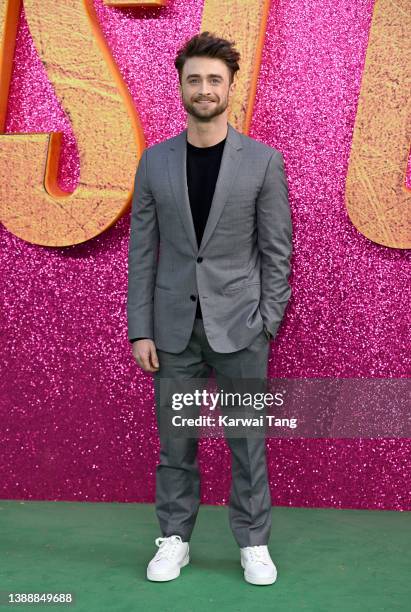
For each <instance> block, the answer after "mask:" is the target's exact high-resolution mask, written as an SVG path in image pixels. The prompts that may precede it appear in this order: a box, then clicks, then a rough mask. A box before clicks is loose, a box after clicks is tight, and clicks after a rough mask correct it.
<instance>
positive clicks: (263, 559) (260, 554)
mask: <svg viewBox="0 0 411 612" xmlns="http://www.w3.org/2000/svg"><path fill="white" fill-rule="evenodd" d="M247 551H248V554H249V556H250V560H251V561H255V562H259V563H264V564H265V565H267V564H268V563H269V557H268V551H267V549H266V548H265V546H247Z"/></svg>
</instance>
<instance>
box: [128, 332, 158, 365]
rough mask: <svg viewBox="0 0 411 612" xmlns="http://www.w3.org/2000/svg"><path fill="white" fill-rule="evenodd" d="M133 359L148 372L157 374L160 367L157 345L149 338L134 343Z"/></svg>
mask: <svg viewBox="0 0 411 612" xmlns="http://www.w3.org/2000/svg"><path fill="white" fill-rule="evenodd" d="M133 357H134V359H135V360H136V361H137V363H138V365H139V366H141V367H142V368H143V370H145V371H146V372H156V371H157V370H158V369H159V367H160V365H159V363H158V357H157V351H156V345H155V344H154V341H153V340H151V339H149V338H144V340H137V341H136V342H133Z"/></svg>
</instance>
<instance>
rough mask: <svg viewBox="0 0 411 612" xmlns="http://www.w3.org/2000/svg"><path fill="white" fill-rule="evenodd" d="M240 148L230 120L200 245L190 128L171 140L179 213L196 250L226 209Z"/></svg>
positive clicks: (171, 176)
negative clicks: (191, 191) (191, 189)
mask: <svg viewBox="0 0 411 612" xmlns="http://www.w3.org/2000/svg"><path fill="white" fill-rule="evenodd" d="M241 149H242V144H241V134H240V132H238V131H237V130H236V129H235V128H234V127H233V126H232V125H231V124H230V123H229V124H228V132H227V140H226V143H225V146H224V151H223V155H222V158H221V165H220V171H219V173H218V178H217V183H216V187H215V191H214V196H213V200H212V202H211V208H210V214H209V216H208V219H207V224H206V226H205V229H204V234H203V237H202V240H201V244H200V247H198V244H197V237H196V233H195V228H194V222H193V217H192V214H191V207H190V199H189V195H188V186H187V167H186V163H187V129H185V130H183V131H182V132H181V133H180V134H179V135H178V136H177V138H175V139H173V142H172V143H171V144H170V149H169V152H168V172H169V180H170V183H171V187H172V192H173V195H174V199H175V203H176V206H177V210H178V213H179V215H180V217H181V221H182V223H183V226H184V228H185V230H186V233H187V236H188V239H189V240H190V243H191V245H192V247H193V249H194V251H195V253H200V252H201V251H203V250H204V248H205V246H206V244H207V242H208V240H209V239H210V237H211V235H212V233H213V231H214V229H215V227H216V225H217V223H218V220H219V218H220V215H221V213H222V212H223V208H224V205H225V203H226V201H227V198H228V196H229V193H230V190H231V188H232V186H233V184H234V180H235V177H236V174H237V171H238V168H239V165H240V160H241Z"/></svg>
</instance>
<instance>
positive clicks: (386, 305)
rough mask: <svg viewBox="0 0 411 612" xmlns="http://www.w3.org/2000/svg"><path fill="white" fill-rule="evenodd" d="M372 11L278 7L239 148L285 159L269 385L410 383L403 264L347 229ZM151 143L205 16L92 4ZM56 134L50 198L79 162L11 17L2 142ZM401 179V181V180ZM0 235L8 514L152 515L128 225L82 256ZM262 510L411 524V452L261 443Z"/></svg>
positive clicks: (366, 443) (206, 473)
mask: <svg viewBox="0 0 411 612" xmlns="http://www.w3.org/2000/svg"><path fill="white" fill-rule="evenodd" d="M373 5H374V2H373V0H339V2H335V1H334V0H298V1H297V0H280V1H276V0H273V1H272V4H271V10H270V15H269V19H268V26H267V34H266V42H265V47H264V52H263V57H262V65H261V72H260V78H259V82H258V88H257V95H256V100H255V108H254V115H253V121H252V125H251V130H250V136H252V137H253V138H255V139H257V140H261V141H263V142H266V143H267V144H269V145H272V146H275V147H276V148H278V149H279V150H280V151H282V153H283V154H284V158H285V163H286V171H287V175H288V181H289V187H290V205H291V208H292V217H293V225H294V255H293V270H292V276H291V284H292V288H293V296H292V299H291V301H290V303H289V306H288V309H287V313H286V317H285V319H284V322H283V325H282V328H281V331H280V333H279V335H278V336H277V339H276V341H275V342H274V343H273V344H272V347H271V355H270V363H269V374H270V375H271V376H276V377H286V376H290V377H311V378H313V377H333V376H337V377H346V378H353V377H354V378H355V377H358V378H374V377H387V378H392V377H400V378H403V377H409V375H410V369H411V368H410V353H409V350H408V351H407V348H408V349H409V346H408V347H407V340H408V341H409V338H407V332H408V329H409V322H410V321H409V311H410V252H409V251H408V252H406V251H401V250H395V249H390V248H386V247H382V246H379V245H377V244H374V243H372V242H370V241H368V240H367V239H366V238H364V237H363V236H362V235H361V234H360V233H359V232H358V231H357V230H356V229H355V228H354V227H353V226H352V224H351V223H350V221H349V219H348V216H347V213H346V210H345V205H344V185H345V178H346V174H347V163H348V159H349V152H350V146H351V139H352V132H353V126H354V120H355V113H356V107H357V101H358V95H359V89H360V84H361V75H362V70H363V66H364V60H365V52H366V47H367V39H368V33H369V28H370V23H371V17H372V10H373ZM95 6H96V9H97V11H98V15H99V18H100V22H101V26H102V29H103V31H104V33H105V36H106V39H107V41H108V44H109V45H110V47H111V49H112V53H113V55H114V57H115V59H116V61H117V64H118V66H119V68H120V70H121V72H122V75H123V77H124V80H125V81H126V83H127V84H128V86H129V88H130V92H131V94H132V96H133V98H134V101H135V105H136V108H137V110H138V112H139V113H140V117H141V121H142V124H143V126H144V129H145V134H146V139H147V144H148V145H152V144H154V143H156V142H159V141H162V140H163V139H165V138H167V137H170V136H173V135H175V134H177V133H178V132H179V131H181V130H182V129H183V128H184V127H185V113H184V110H183V109H182V106H181V104H180V101H179V98H178V92H177V75H176V71H175V69H174V66H173V60H174V56H175V53H176V50H177V49H178V47H179V46H180V45H181V44H182V42H183V41H184V40H185V39H186V38H188V37H190V36H192V35H194V34H195V33H197V32H198V31H199V30H200V26H201V15H202V8H203V2H202V0H169V6H168V7H167V8H165V9H144V10H142V9H113V8H107V7H104V6H103V4H102V0H95ZM50 131H63V132H64V135H65V141H64V151H63V156H62V160H61V167H60V184H61V187H62V188H64V189H66V190H67V191H73V190H74V189H75V188H76V185H77V180H78V176H79V175H78V169H79V167H78V164H79V160H78V156H77V151H76V146H75V141H74V137H73V134H72V132H71V130H70V124H69V121H68V118H67V116H66V115H65V113H64V111H63V110H62V108H61V107H60V105H59V102H58V100H57V99H56V98H55V96H54V93H53V90H52V87H51V86H50V85H49V83H48V80H47V77H46V75H45V73H44V71H43V66H42V63H41V61H40V59H39V58H38V56H37V53H36V50H35V48H34V47H33V43H32V41H31V37H30V33H29V31H28V27H27V24H26V21H25V18H24V12H23V13H22V15H21V19H20V27H19V33H18V40H17V49H16V56H15V65H14V73H13V80H12V86H11V93H10V98H9V107H8V116H7V123H6V132H50ZM407 181H409V173H408V177H407ZM0 237H1V243H2V244H1V247H2V248H1V253H2V257H1V277H2V281H3V282H2V285H1V298H2V308H1V331H2V336H1V342H2V347H1V348H2V372H1V428H0V435H1V448H2V453H1V463H2V465H1V474H2V478H1V483H0V495H1V497H2V498H4V499H38V500H40V499H53V500H79V501H84V500H87V501H98V500H104V501H141V502H153V501H154V487H155V466H156V462H157V454H158V439H157V428H156V423H155V417H154V405H153V401H154V398H153V388H152V378H151V375H150V374H146V373H144V372H143V371H141V370H140V369H139V368H138V367H137V365H136V364H135V362H134V360H133V358H132V355H131V349H130V345H129V343H128V340H127V329H126V290H127V247H128V238H129V215H128V214H127V215H126V216H125V217H123V218H122V219H121V220H120V221H119V222H118V223H117V225H116V226H115V227H114V228H111V229H110V230H109V231H107V232H105V233H104V234H102V235H101V236H99V237H98V238H96V239H95V240H92V241H90V242H88V243H86V244H83V245H80V246H75V247H70V248H63V249H51V248H43V247H38V246H35V245H31V244H28V243H26V242H24V241H22V240H20V239H18V238H16V237H15V236H13V235H12V234H10V233H9V232H8V231H7V230H5V229H4V228H1V230H0ZM267 444H268V457H269V468H270V477H271V486H272V499H273V504H274V505H293V506H317V507H318V506H334V507H346V508H347V507H348V508H349V507H352V508H379V509H396V510H405V509H410V508H411V503H410V489H411V476H410V474H411V457H410V454H411V453H410V451H411V444H410V441H409V440H401V439H397V440H293V441H291V440H285V439H283V440H278V439H276V440H274V439H272V440H268V441H267ZM200 464H201V470H202V474H203V480H202V500H203V502H204V503H215V504H220V503H226V502H227V501H228V496H229V485H230V457H229V451H228V447H227V446H226V443H225V441H224V440H210V439H208V440H202V442H201V444H200Z"/></svg>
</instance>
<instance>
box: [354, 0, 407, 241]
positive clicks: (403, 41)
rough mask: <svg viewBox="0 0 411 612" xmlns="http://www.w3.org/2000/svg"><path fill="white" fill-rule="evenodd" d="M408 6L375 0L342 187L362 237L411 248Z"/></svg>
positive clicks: (403, 0)
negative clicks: (408, 181)
mask: <svg viewBox="0 0 411 612" xmlns="http://www.w3.org/2000/svg"><path fill="white" fill-rule="evenodd" d="M410 32H411V3H410V0H396V2H392V1H391V0H377V2H376V4H375V6H374V14H373V18H372V25H371V31H370V37H369V41H368V49H367V56H366V60H365V67H364V73H363V77H362V82H361V92H360V98H359V102H358V110H357V116H356V120H355V127H354V135H353V142H352V147H351V155H350V164H349V168H348V176H347V184H346V204H347V209H348V214H349V216H350V219H351V221H352V222H353V224H354V225H355V227H356V228H357V229H358V230H359V231H360V232H361V233H362V234H363V235H364V236H366V237H367V238H369V239H370V240H373V241H374V242H377V243H378V244H383V245H384V246H387V247H396V248H399V249H409V248H410V247H411V193H410V190H409V189H407V188H406V185H405V177H406V170H407V162H408V156H409V146H410V141H411V112H410V109H411V96H410V66H411V45H410Z"/></svg>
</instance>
